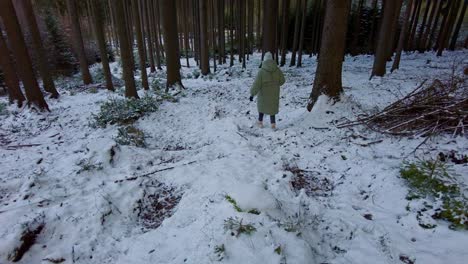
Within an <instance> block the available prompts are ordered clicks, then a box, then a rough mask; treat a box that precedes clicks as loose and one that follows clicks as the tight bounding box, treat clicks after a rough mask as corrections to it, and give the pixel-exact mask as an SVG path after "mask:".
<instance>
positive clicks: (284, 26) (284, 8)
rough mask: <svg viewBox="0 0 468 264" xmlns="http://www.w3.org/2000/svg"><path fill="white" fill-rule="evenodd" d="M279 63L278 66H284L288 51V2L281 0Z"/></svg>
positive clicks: (287, 0)
mask: <svg viewBox="0 0 468 264" xmlns="http://www.w3.org/2000/svg"><path fill="white" fill-rule="evenodd" d="M281 13H282V14H283V17H282V21H281V62H280V66H284V64H286V53H287V51H288V26H289V23H288V22H289V0H283V1H282V4H281Z"/></svg>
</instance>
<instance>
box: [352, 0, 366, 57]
mask: <svg viewBox="0 0 468 264" xmlns="http://www.w3.org/2000/svg"><path fill="white" fill-rule="evenodd" d="M363 1H364V0H359V2H358V6H357V10H356V12H355V15H354V21H353V22H354V23H353V37H352V40H351V55H352V56H356V55H358V54H359V50H358V42H359V32H360V28H361V9H362V5H363Z"/></svg>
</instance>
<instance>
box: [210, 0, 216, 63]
mask: <svg viewBox="0 0 468 264" xmlns="http://www.w3.org/2000/svg"><path fill="white" fill-rule="evenodd" d="M215 4H216V1H215V0H210V5H209V6H210V7H209V12H210V29H211V34H210V38H211V46H212V48H213V72H216V33H215V29H216V21H215V17H216V13H215V10H216V8H215Z"/></svg>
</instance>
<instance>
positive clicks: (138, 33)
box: [131, 0, 149, 90]
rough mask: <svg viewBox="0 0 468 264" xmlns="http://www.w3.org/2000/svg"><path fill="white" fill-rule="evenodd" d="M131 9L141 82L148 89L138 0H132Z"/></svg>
mask: <svg viewBox="0 0 468 264" xmlns="http://www.w3.org/2000/svg"><path fill="white" fill-rule="evenodd" d="M131 5H132V7H131V8H132V11H133V20H134V22H133V23H134V25H135V31H136V41H137V48H138V57H139V59H140V72H141V83H142V85H143V88H144V89H145V90H148V89H149V84H148V74H147V73H146V54H145V47H144V45H143V36H142V28H141V20H140V8H139V7H138V0H133V1H132V3H131Z"/></svg>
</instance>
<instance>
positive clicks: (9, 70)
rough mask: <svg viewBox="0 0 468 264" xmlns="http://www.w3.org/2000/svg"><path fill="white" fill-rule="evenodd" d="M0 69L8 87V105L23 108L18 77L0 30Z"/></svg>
mask: <svg viewBox="0 0 468 264" xmlns="http://www.w3.org/2000/svg"><path fill="white" fill-rule="evenodd" d="M0 67H1V68H2V71H3V76H4V77H5V84H6V86H7V87H8V98H9V101H10V103H14V102H15V101H16V104H17V105H18V107H22V106H23V102H24V100H26V98H24V95H23V92H21V89H20V85H19V80H18V76H17V75H16V71H15V66H14V62H13V60H12V58H11V56H10V51H9V49H8V47H7V44H6V41H5V39H4V38H3V32H2V30H1V29H0Z"/></svg>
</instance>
